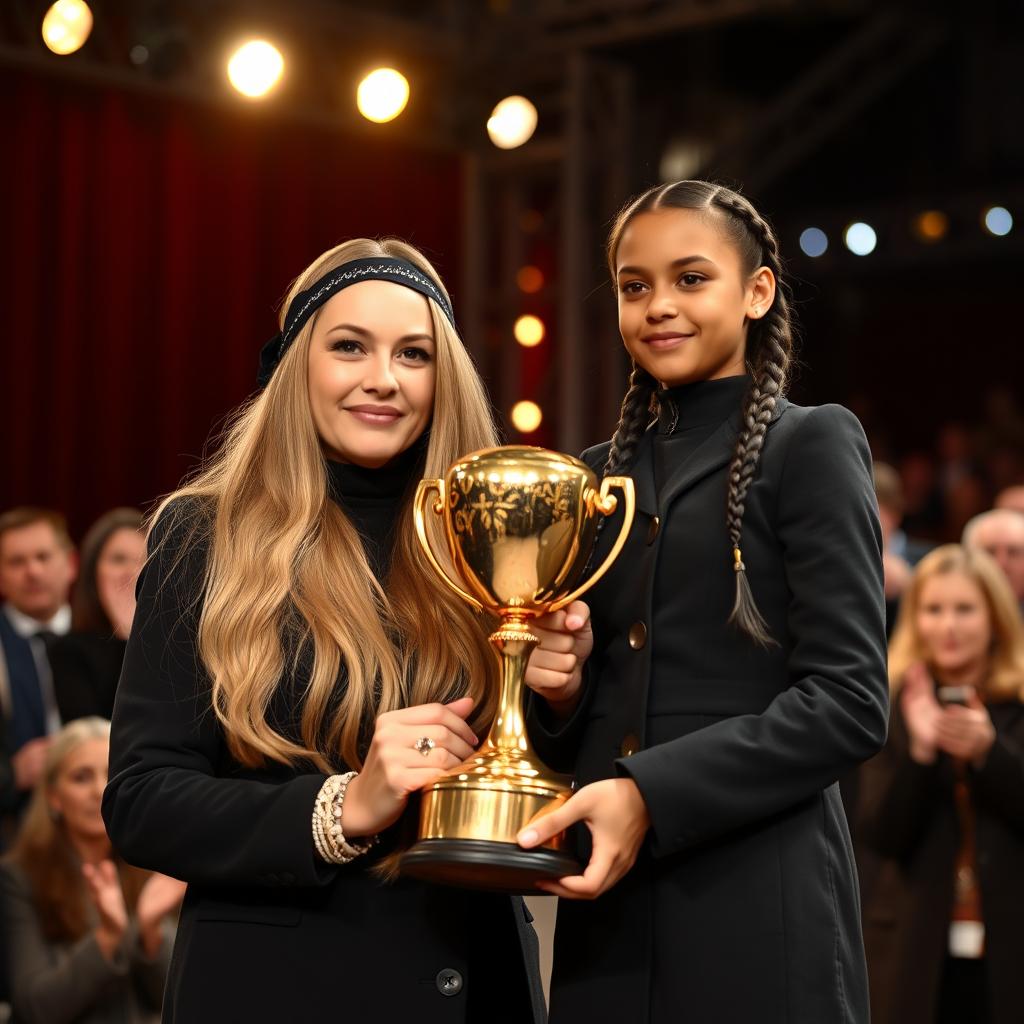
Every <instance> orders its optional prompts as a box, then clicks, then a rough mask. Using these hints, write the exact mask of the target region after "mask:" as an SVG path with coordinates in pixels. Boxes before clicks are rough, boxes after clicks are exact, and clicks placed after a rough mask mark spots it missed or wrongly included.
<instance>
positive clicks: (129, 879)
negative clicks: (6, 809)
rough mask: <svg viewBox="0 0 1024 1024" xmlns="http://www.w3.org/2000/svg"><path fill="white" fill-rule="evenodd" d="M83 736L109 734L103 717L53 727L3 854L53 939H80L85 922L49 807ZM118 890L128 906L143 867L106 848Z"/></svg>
mask: <svg viewBox="0 0 1024 1024" xmlns="http://www.w3.org/2000/svg"><path fill="white" fill-rule="evenodd" d="M89 740H105V741H108V742H109V740H110V723H109V722H108V721H107V720H106V719H105V718H76V719H75V720H74V721H73V722H70V723H69V724H68V725H65V726H64V728H63V729H61V731H60V732H59V733H57V734H56V735H55V736H54V737H53V739H52V741H51V742H50V745H49V747H47V750H46V760H45V762H44V764H43V774H42V776H41V777H40V779H39V782H38V783H36V787H35V789H34V790H33V791H32V798H31V800H30V801H29V805H28V808H27V810H26V811H25V817H24V818H23V819H22V821H21V826H20V828H19V829H18V834H17V837H16V838H15V840H14V843H13V845H12V846H11V850H10V852H9V853H8V855H7V859H8V860H10V861H11V862H12V863H14V864H16V865H17V866H18V867H19V868H20V869H21V871H22V873H23V874H24V876H25V878H26V879H27V881H28V884H29V888H30V889H31V892H32V903H33V906H34V907H35V911H36V915H37V916H38V918H39V925H40V928H41V929H42V932H43V934H44V935H45V936H46V937H47V938H48V939H50V940H51V941H53V942H73V941H74V940H76V939H80V938H81V937H82V936H83V935H85V933H86V932H87V931H89V929H90V927H91V926H92V925H91V917H90V915H91V911H90V908H91V906H92V901H91V900H90V899H89V897H88V895H87V893H86V886H85V881H84V879H83V878H82V866H81V861H80V860H79V857H78V854H77V853H76V852H75V847H74V844H73V843H72V841H71V838H70V836H69V835H68V830H67V826H66V824H65V823H64V820H63V818H61V817H59V816H58V815H55V814H54V813H53V812H52V811H51V809H50V794H51V791H52V790H53V787H54V786H55V785H56V784H57V780H58V778H59V777H60V774H61V772H62V771H63V770H64V764H65V762H66V761H67V759H68V757H69V755H71V754H72V753H74V751H75V750H77V749H78V748H79V747H80V746H81V745H82V744H83V743H87V742H88V741H89ZM110 859H111V860H112V861H113V862H114V864H115V866H116V867H117V872H118V875H119V876H120V879H121V890H122V892H123V893H124V898H125V903H126V904H127V906H128V908H129V910H134V908H135V904H136V902H137V901H138V898H139V892H140V891H141V890H142V886H143V884H144V883H145V881H146V879H147V878H148V877H149V872H148V871H143V870H142V869H141V868H134V867H130V866H129V865H128V864H125V862H124V861H123V860H121V859H120V857H118V856H117V854H116V853H115V852H114V851H113V850H111V853H110Z"/></svg>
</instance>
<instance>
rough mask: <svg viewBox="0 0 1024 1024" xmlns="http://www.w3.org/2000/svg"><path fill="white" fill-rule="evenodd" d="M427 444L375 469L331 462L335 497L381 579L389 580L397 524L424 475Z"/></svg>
mask: <svg viewBox="0 0 1024 1024" xmlns="http://www.w3.org/2000/svg"><path fill="white" fill-rule="evenodd" d="M425 451H426V444H425V442H424V441H420V442H417V443H416V444H414V445H413V446H412V447H411V448H407V449H406V450H405V451H404V452H402V453H401V454H400V455H397V456H396V457H395V458H393V459H392V460H391V461H390V462H389V463H387V464H386V465H384V466H379V467H377V468H375V469H367V468H366V467H365V466H356V465H354V464H352V463H348V462H330V461H329V462H328V463H327V472H328V477H329V487H330V493H331V497H332V498H333V499H334V500H335V501H336V502H337V503H338V505H339V506H340V507H341V509H342V510H343V511H344V512H345V514H346V515H347V516H348V517H349V519H351V521H352V524H353V526H355V528H356V529H357V530H358V531H359V534H360V536H361V537H362V538H363V546H364V547H365V549H366V557H367V558H368V559H369V562H370V567H371V568H372V569H373V571H374V575H376V577H377V579H379V580H383V579H384V578H385V577H386V576H387V572H388V568H389V567H390V565H391V551H392V548H393V546H394V530H395V522H396V520H397V519H398V512H399V509H400V508H401V507H402V499H403V497H404V496H405V494H406V493H407V492H408V491H409V489H410V488H411V487H412V486H413V485H414V483H415V481H417V480H418V479H419V477H420V476H421V475H422V468H423V456H424V453H425Z"/></svg>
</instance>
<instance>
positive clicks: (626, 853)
mask: <svg viewBox="0 0 1024 1024" xmlns="http://www.w3.org/2000/svg"><path fill="white" fill-rule="evenodd" d="M577 821H585V822H586V823H587V827H588V828H589V829H590V835H591V839H592V842H593V852H592V853H591V856H590V863H589V864H588V865H587V867H586V869H585V870H584V872H583V874H582V875H569V876H567V877H566V878H560V879H559V880H558V881H557V882H538V883H537V888H538V889H543V890H544V891H545V892H549V893H551V894H552V895H554V896H563V897H565V898H566V899H570V900H593V899H596V898H597V897H598V896H600V895H601V893H603V892H606V891H607V890H608V889H610V888H611V887H612V886H613V885H614V884H615V883H616V882H617V881H618V880H619V879H620V878H621V877H622V876H623V875H624V874H625V873H626V872H627V871H628V870H629V869H630V868H631V867H632V866H633V862H634V861H635V860H636V855H637V851H638V850H639V849H640V844H641V843H642V842H643V841H644V836H645V835H646V834H647V829H648V828H649V827H650V824H651V818H650V815H649V814H648V813H647V804H645V803H644V798H643V797H642V796H641V795H640V790H639V789H638V788H637V785H636V783H635V782H634V781H633V780H632V779H603V780H602V781H600V782H592V783H591V784H590V785H589V786H584V787H583V788H582V789H581V790H579V791H578V792H577V793H575V794H574V795H573V796H571V797H570V798H569V799H568V800H567V801H566V802H565V803H564V804H563V805H562V806H561V807H559V808H558V809H557V810H554V811H551V812H549V813H547V814H544V815H542V816H541V817H538V818H535V819H534V820H533V821H532V822H530V824H529V825H527V826H526V828H524V829H523V830H522V831H521V832H520V833H519V835H518V836H517V837H516V838H517V839H518V841H519V845H520V846H523V847H525V848H526V849H530V848H531V847H533V846H539V845H540V844H541V843H543V842H546V841H547V840H548V839H550V838H551V837H552V836H555V835H557V834H558V833H559V832H561V831H563V830H564V829H567V828H568V827H569V826H570V825H573V824H575V823H576V822H577Z"/></svg>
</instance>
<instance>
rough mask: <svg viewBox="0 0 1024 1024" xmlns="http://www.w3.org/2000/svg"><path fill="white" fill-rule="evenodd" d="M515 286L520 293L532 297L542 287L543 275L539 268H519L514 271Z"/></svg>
mask: <svg viewBox="0 0 1024 1024" xmlns="http://www.w3.org/2000/svg"><path fill="white" fill-rule="evenodd" d="M516 284H517V285H518V286H519V290H520V291H521V292H526V294H527V295H533V294H534V293H535V292H539V291H540V290H541V288H543V287H544V274H543V273H542V272H541V270H540V267H533V266H526V267H520V268H519V270H518V271H516Z"/></svg>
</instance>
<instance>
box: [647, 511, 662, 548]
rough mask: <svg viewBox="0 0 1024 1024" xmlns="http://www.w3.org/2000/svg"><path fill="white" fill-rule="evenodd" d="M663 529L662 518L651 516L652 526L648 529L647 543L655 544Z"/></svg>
mask: <svg viewBox="0 0 1024 1024" xmlns="http://www.w3.org/2000/svg"><path fill="white" fill-rule="evenodd" d="M660 529H661V516H651V525H650V526H648V527H647V543H648V544H653V543H654V539H655V537H657V536H658V531H659V530H660Z"/></svg>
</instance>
